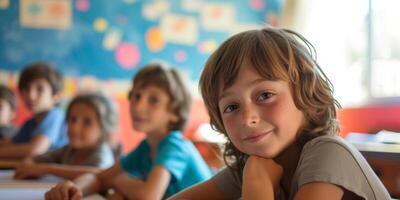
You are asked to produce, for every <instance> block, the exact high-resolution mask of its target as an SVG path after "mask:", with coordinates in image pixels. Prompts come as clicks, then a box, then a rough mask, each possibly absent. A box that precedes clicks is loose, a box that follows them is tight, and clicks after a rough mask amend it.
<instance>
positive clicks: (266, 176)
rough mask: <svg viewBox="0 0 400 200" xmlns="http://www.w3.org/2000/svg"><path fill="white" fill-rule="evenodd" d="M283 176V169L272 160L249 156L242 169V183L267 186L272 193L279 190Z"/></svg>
mask: <svg viewBox="0 0 400 200" xmlns="http://www.w3.org/2000/svg"><path fill="white" fill-rule="evenodd" d="M282 175H283V168H282V167H281V166H280V165H278V164H277V163H276V162H275V161H274V160H272V159H265V158H261V157H258V156H254V155H252V156H250V157H249V158H248V159H247V162H246V165H245V166H244V169H243V182H245V181H247V182H258V183H262V184H263V185H265V184H269V186H270V187H273V189H274V191H278V190H279V182H280V180H281V178H282Z"/></svg>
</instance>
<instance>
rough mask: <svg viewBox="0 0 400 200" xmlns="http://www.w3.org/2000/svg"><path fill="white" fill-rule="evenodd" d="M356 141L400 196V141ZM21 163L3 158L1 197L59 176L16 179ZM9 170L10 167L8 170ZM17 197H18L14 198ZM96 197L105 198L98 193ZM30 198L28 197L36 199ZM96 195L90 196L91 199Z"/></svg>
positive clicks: (27, 191)
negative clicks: (17, 167) (34, 179)
mask: <svg viewBox="0 0 400 200" xmlns="http://www.w3.org/2000/svg"><path fill="white" fill-rule="evenodd" d="M350 142H352V144H353V145H354V146H355V147H356V148H357V149H358V150H360V152H361V153H362V154H363V155H364V156H365V158H366V159H367V160H368V162H369V164H370V165H371V167H372V168H373V169H374V171H375V172H376V173H377V175H378V176H379V177H380V178H381V180H382V182H383V184H384V185H385V186H386V188H387V189H388V191H389V192H390V194H391V195H392V196H393V197H396V198H400V144H384V143H376V142H368V141H362V140H359V139H358V138H357V139H356V140H350ZM18 164H19V161H18V160H10V159H0V169H2V170H0V197H10V198H7V199H26V198H23V196H21V195H27V196H26V197H32V198H33V197H39V196H40V198H37V199H42V198H43V194H44V192H45V191H47V190H48V189H49V188H51V186H53V185H54V184H55V183H56V182H57V181H60V180H59V179H58V180H57V179H54V177H53V178H50V179H49V177H45V178H42V179H40V180H37V181H33V180H30V181H20V180H13V179H12V174H13V170H10V169H13V168H15V167H16V166H17V165H18ZM7 169H8V170H7ZM14 197H15V198H14ZM94 197H95V199H96V198H97V199H98V198H99V197H101V196H100V195H95V196H94ZM32 198H28V199H32ZM91 198H93V197H90V198H89V199H91Z"/></svg>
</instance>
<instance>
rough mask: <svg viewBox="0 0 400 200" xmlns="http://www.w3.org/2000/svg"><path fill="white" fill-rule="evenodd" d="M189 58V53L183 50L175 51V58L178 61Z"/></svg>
mask: <svg viewBox="0 0 400 200" xmlns="http://www.w3.org/2000/svg"><path fill="white" fill-rule="evenodd" d="M186 59H187V53H186V52H185V51H183V50H179V51H177V52H175V60H176V61H178V62H184V61H186Z"/></svg>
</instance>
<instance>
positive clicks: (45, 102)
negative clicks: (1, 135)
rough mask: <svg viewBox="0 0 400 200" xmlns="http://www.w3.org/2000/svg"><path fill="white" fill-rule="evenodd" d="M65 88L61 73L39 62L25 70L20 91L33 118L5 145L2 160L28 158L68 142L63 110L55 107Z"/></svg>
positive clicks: (0, 155)
mask: <svg viewBox="0 0 400 200" xmlns="http://www.w3.org/2000/svg"><path fill="white" fill-rule="evenodd" d="M62 88H63V79H62V76H61V74H60V73H59V72H58V71H57V70H56V69H55V68H53V67H52V66H51V65H49V64H48V63H44V62H37V63H33V64H30V65H28V66H27V67H26V68H24V70H23V71H22V73H21V75H20V78H19V82H18V89H19V92H20V95H21V97H22V100H23V102H24V104H25V106H26V107H27V109H28V110H29V111H31V112H32V114H33V117H32V118H31V119H29V120H27V121H26V122H25V123H24V124H23V126H22V127H21V128H20V130H19V131H18V132H17V133H16V136H15V137H14V138H13V139H12V141H10V142H3V145H2V146H1V147H0V158H25V157H30V156H35V155H39V154H42V153H45V152H47V151H48V150H50V149H55V148H58V147H60V146H62V145H64V144H66V143H67V142H68V139H67V134H66V126H65V114H64V111H63V110H62V109H60V108H57V107H56V104H57V102H58V100H59V98H60V95H61V91H62Z"/></svg>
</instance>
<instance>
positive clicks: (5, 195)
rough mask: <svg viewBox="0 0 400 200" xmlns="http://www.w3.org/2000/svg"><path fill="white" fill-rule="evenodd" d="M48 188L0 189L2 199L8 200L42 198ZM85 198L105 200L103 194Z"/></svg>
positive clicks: (87, 199) (37, 199)
mask: <svg viewBox="0 0 400 200" xmlns="http://www.w3.org/2000/svg"><path fill="white" fill-rule="evenodd" d="M47 190H49V189H46V188H4V189H0V196H1V199H7V200H42V199H44V194H45V193H46V191H47ZM83 199H84V200H105V198H103V197H102V196H101V195H98V194H93V195H90V196H87V197H85V198H83Z"/></svg>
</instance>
